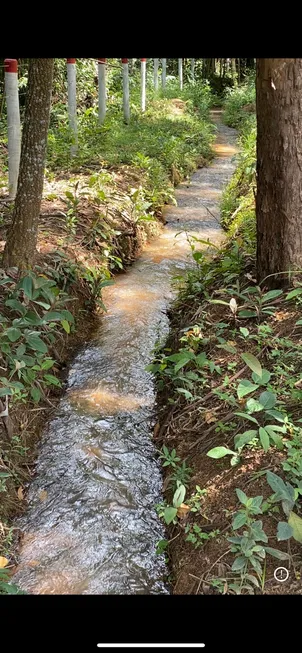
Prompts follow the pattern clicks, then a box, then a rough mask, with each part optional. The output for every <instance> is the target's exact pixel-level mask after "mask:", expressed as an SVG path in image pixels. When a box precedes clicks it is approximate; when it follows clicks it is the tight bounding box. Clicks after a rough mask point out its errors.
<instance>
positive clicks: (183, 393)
mask: <svg viewBox="0 0 302 653" xmlns="http://www.w3.org/2000/svg"><path fill="white" fill-rule="evenodd" d="M176 390H177V392H180V394H182V395H185V398H186V399H193V395H192V393H191V392H189V390H186V389H185V388H176Z"/></svg>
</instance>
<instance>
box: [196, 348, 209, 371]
mask: <svg viewBox="0 0 302 653" xmlns="http://www.w3.org/2000/svg"><path fill="white" fill-rule="evenodd" d="M206 361H207V356H206V354H205V352H204V351H203V352H201V354H198V356H196V357H195V363H196V365H197V367H203V366H204V364H205V363H206Z"/></svg>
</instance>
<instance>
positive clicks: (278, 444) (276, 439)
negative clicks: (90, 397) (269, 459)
mask: <svg viewBox="0 0 302 653" xmlns="http://www.w3.org/2000/svg"><path fill="white" fill-rule="evenodd" d="M265 429H266V431H267V432H268V433H269V436H270V438H271V440H272V441H273V443H274V445H275V446H276V447H277V449H280V450H281V449H284V443H283V440H282V438H281V437H280V435H277V433H274V431H268V429H267V428H266V427H265Z"/></svg>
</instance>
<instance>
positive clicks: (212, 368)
mask: <svg viewBox="0 0 302 653" xmlns="http://www.w3.org/2000/svg"><path fill="white" fill-rule="evenodd" d="M248 93H249V96H248V97H249V99H251V94H250V90H248ZM233 94H234V96H235V100H236V102H235V101H234V98H233V96H232V95H230V96H229V97H228V99H227V102H226V104H227V106H229V109H230V107H231V108H232V112H233V118H232V121H231V124H233V125H238V124H241V127H240V130H241V139H240V140H241V146H242V153H241V155H240V157H239V165H238V168H237V170H236V172H235V174H234V176H233V178H232V180H231V182H230V184H229V186H228V187H227V189H226V191H225V193H224V197H223V204H222V207H223V220H224V225H225V226H226V227H227V228H228V230H229V234H230V235H231V236H232V237H231V238H229V239H228V240H227V242H226V244H225V245H224V246H223V247H222V249H220V250H218V249H217V248H216V254H215V255H214V256H213V254H209V253H207V252H201V251H199V250H198V241H196V240H194V241H193V242H192V257H193V264H194V265H193V267H192V269H191V270H190V271H189V273H188V274H187V275H186V277H185V278H184V279H183V280H182V287H181V288H180V291H179V296H178V298H177V301H176V303H175V305H174V306H173V310H172V311H171V330H170V335H169V337H168V340H167V342H166V343H165V345H164V347H162V348H160V349H159V350H157V351H156V352H155V358H154V362H153V364H152V365H151V366H149V370H150V371H152V372H153V374H155V376H156V380H157V388H158V399H159V403H160V405H161V414H160V418H159V424H158V425H157V426H156V429H155V440H156V443H157V446H158V449H159V451H160V458H161V459H162V461H163V466H164V469H165V472H166V473H165V482H164V490H165V492H164V497H165V499H164V502H163V503H162V504H160V505H159V506H158V507H157V510H158V513H159V515H160V516H161V517H162V518H163V520H164V521H165V523H166V524H167V528H168V536H169V539H167V540H163V541H161V542H159V545H158V550H159V551H166V552H167V554H168V556H169V559H170V563H171V573H172V581H173V586H174V593H185V594H186V593H197V594H198V593H217V592H219V593H222V594H242V593H244V594H246V593H248V594H254V593H256V594H259V593H287V592H290V593H300V592H301V584H300V578H301V568H302V556H301V543H302V505H301V494H302V428H301V422H302V410H301V399H302V389H301V364H302V345H301V328H302V319H301V312H302V280H301V275H300V276H298V275H297V276H296V277H294V279H292V288H291V289H290V290H288V291H287V292H284V291H283V290H282V289H275V290H272V291H269V290H267V289H266V288H265V282H264V283H261V284H260V285H258V284H257V282H256V278H255V246H256V244H255V215H254V208H253V203H252V197H253V188H254V184H255V176H254V174H255V167H254V160H255V151H254V143H255V126H254V125H253V119H251V118H248V119H245V120H243V121H242V120H241V115H242V111H241V109H240V107H241V106H242V102H244V103H245V102H246V94H245V90H244V89H243V91H242V90H241V89H235V90H234V91H233ZM234 106H235V107H236V111H235V110H234ZM232 112H231V111H230V110H229V112H228V113H227V114H226V115H227V116H230V115H231V113H232ZM236 112H237V113H240V120H239V117H238V119H237V118H236V115H235V114H236ZM228 121H229V124H230V120H229V118H228ZM248 198H249V199H250V200H251V206H249V204H248ZM243 202H247V204H246V205H244V206H243ZM238 207H240V209H239V210H238V211H237V209H238ZM236 211H237V214H236V215H234V213H235V212H236ZM238 216H239V217H238ZM280 565H281V566H285V567H286V568H287V569H288V571H289V580H288V582H286V583H278V582H276V579H275V577H274V570H275V568H276V567H278V566H280Z"/></svg>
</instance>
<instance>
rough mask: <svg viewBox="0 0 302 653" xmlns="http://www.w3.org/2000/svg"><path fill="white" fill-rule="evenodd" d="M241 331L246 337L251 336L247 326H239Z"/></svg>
mask: <svg viewBox="0 0 302 653" xmlns="http://www.w3.org/2000/svg"><path fill="white" fill-rule="evenodd" d="M239 331H240V333H242V335H243V336H244V338H247V336H249V334H250V332H249V330H248V329H246V327H239Z"/></svg>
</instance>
